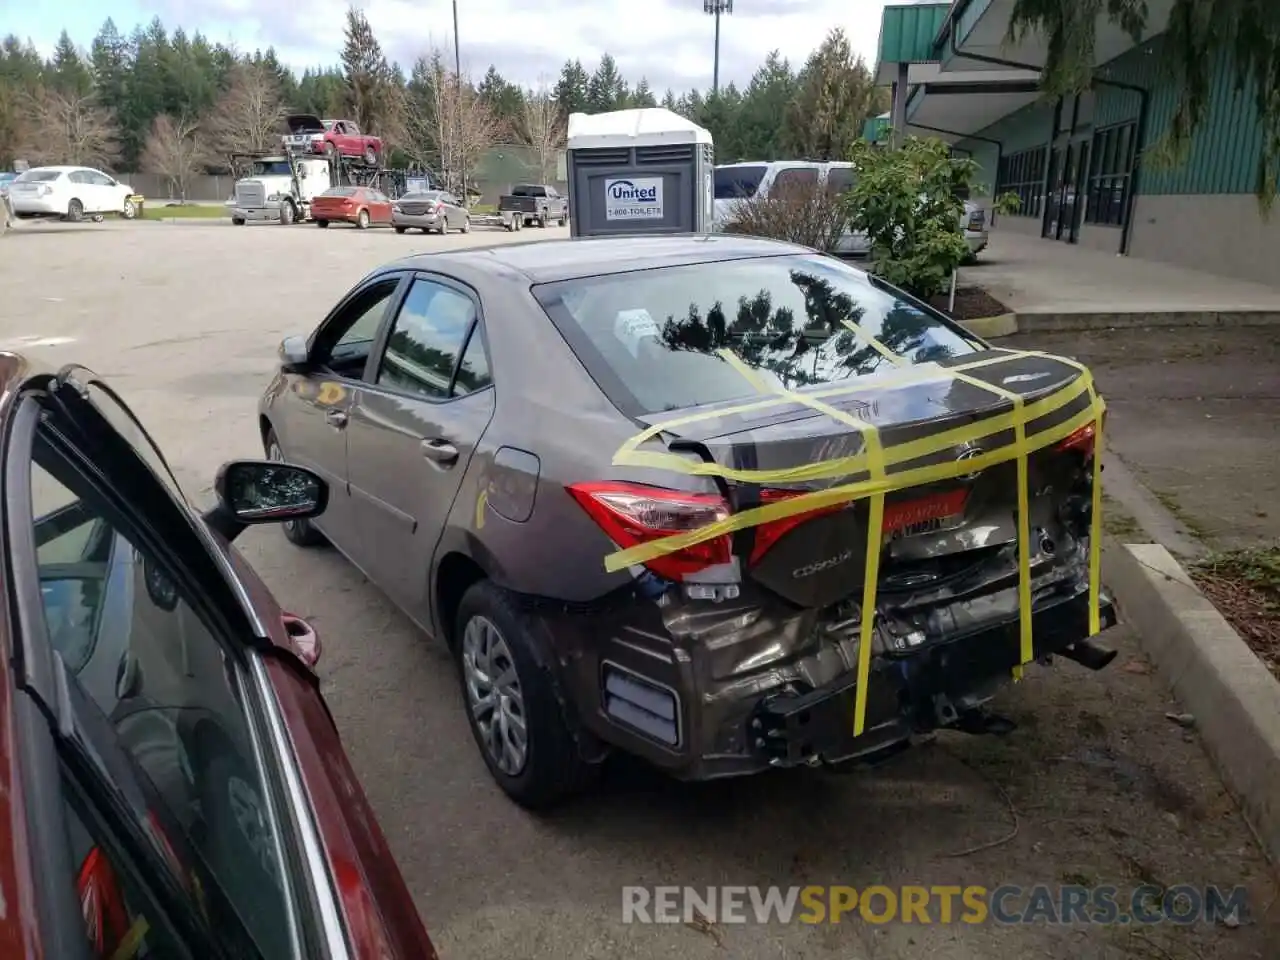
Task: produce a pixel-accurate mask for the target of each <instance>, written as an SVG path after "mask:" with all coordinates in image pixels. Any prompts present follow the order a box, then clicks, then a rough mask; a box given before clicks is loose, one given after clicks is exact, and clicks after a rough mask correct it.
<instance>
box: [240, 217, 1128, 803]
mask: <svg viewBox="0 0 1280 960" xmlns="http://www.w3.org/2000/svg"><path fill="white" fill-rule="evenodd" d="M962 371H963V372H962ZM1086 380H1087V372H1086V371H1084V370H1083V368H1081V367H1080V366H1079V365H1077V364H1074V363H1072V362H1070V361H1066V360H1059V359H1056V358H1053V357H1049V356H1046V355H1041V354H1013V353H1010V352H1005V353H1000V352H998V351H996V350H994V349H993V348H991V347H989V346H988V345H987V344H985V343H983V342H982V341H980V340H978V339H977V338H975V337H973V336H972V335H970V334H968V333H967V332H965V331H964V330H963V329H962V328H960V327H959V326H957V325H955V324H953V323H952V322H951V321H949V320H948V319H947V318H945V317H943V316H941V315H940V314H938V313H936V312H935V311H933V310H931V309H929V308H928V307H926V306H925V305H923V304H921V303H919V302H918V301H916V300H914V299H912V298H910V297H908V296H906V295H905V294H903V293H901V292H900V291H898V290H896V289H894V288H892V287H889V286H887V285H885V284H883V283H881V282H880V281H878V280H876V279H874V278H871V277H869V276H867V275H866V274H864V273H863V272H861V271H859V270H857V269H855V268H853V267H850V266H848V265H845V264H842V263H840V262H838V261H836V260H833V259H830V258H827V257H824V256H821V255H818V254H816V253H814V252H812V251H810V250H807V249H804V248H801V247H796V246H792V245H788V244H781V243H775V242H771V241H764V240H755V239H748V238H741V237H733V236H727V235H716V236H699V237H632V238H610V239H585V240H569V241H548V242H540V243H530V244H509V245H504V246H497V247H493V248H489V249H482V248H471V249H467V250H457V251H451V252H444V253H439V254H432V255H425V256H418V257H410V258H408V259H405V260H401V261H398V262H396V263H392V264H390V265H388V266H386V267H383V268H381V269H379V270H377V271H375V272H373V273H372V274H370V275H369V276H367V277H366V278H365V279H363V280H362V281H360V283H359V284H357V285H356V287H355V288H354V289H353V290H352V291H351V292H350V293H349V294H348V295H347V296H346V297H345V298H344V299H343V300H342V301H341V302H340V303H339V304H338V306H337V307H336V308H335V309H334V310H333V311H332V312H331V313H330V315H329V316H328V317H327V318H325V319H324V321H323V322H322V323H321V324H320V325H319V327H318V328H317V329H316V330H315V331H314V332H313V333H311V334H310V335H309V336H298V337H292V338H289V339H286V340H285V341H284V342H283V343H282V344H281V347H280V369H279V371H278V373H277V374H276V376H275V377H274V379H273V380H272V382H271V384H270V386H269V387H268V388H267V391H266V393H265V395H264V396H263V398H262V401H261V404H260V408H259V414H260V427H261V432H262V439H263V443H264V445H265V447H266V449H267V452H268V455H269V456H271V457H273V458H276V459H281V460H288V461H291V462H295V463H298V464H302V465H304V466H307V467H310V468H311V469H313V470H315V471H317V472H319V473H320V474H322V475H323V476H325V477H326V479H327V480H328V481H329V484H330V487H331V491H332V492H331V496H330V501H329V506H328V509H327V510H326V511H325V513H324V514H323V516H321V517H317V518H315V519H312V520H299V521H293V522H291V523H286V524H285V525H284V532H285V535H286V536H287V537H288V538H289V539H290V540H291V541H293V542H294V543H295V544H298V545H299V546H313V545H319V544H323V543H325V542H328V543H331V544H332V545H333V546H334V547H336V548H337V549H338V550H340V551H341V552H342V553H343V554H345V555H346V556H347V557H348V558H349V559H350V560H351V562H352V563H354V564H355V565H356V566H357V567H359V568H360V570H362V571H363V572H364V573H365V574H366V575H367V576H368V577H369V579H370V580H372V581H373V582H374V583H375V584H377V585H378V586H379V587H380V588H381V589H382V590H383V591H385V592H386V594H387V595H388V596H389V597H390V598H391V599H392V600H393V601H394V602H395V603H396V604H397V605H399V606H400V607H401V608H402V609H403V610H404V611H405V612H406V613H407V614H408V615H409V616H410V617H412V618H413V619H414V620H415V621H416V622H417V623H418V624H420V625H421V627H422V628H423V629H424V630H425V631H426V632H428V633H429V634H431V635H432V636H434V637H437V638H439V639H440V640H441V641H442V642H445V643H447V644H448V646H449V648H450V649H451V651H452V652H453V653H454V655H455V659H456V663H457V670H458V677H459V682H460V684H461V687H462V691H463V697H464V701H465V703H466V706H467V710H468V716H469V720H470V724H471V728H472V731H473V734H474V736H475V739H476V742H477V744H478V746H479V748H480V751H481V753H482V755H483V757H484V760H485V763H486V764H487V765H488V768H489V770H490V771H491V773H492V775H493V777H494V779H495V780H496V781H497V782H498V784H499V785H500V786H501V787H502V788H503V789H504V790H505V791H506V792H507V793H508V794H509V795H510V796H511V797H512V798H513V799H514V800H516V801H517V802H519V803H521V804H524V805H527V806H534V807H536V806H544V805H547V804H549V803H553V802H555V801H557V800H560V799H562V798H564V797H565V796H567V795H569V794H571V793H573V792H574V791H576V790H578V789H580V788H581V787H582V786H583V785H584V784H585V783H586V782H587V781H588V779H589V778H590V776H591V774H592V773H593V772H594V771H595V770H596V769H598V767H599V764H600V762H601V761H602V760H603V759H604V758H605V756H607V754H608V753H609V752H610V751H611V750H623V751H627V752H630V753H633V754H637V755H639V756H641V757H644V758H645V759H647V760H649V761H650V762H652V763H653V764H655V765H656V766H658V767H660V768H663V769H665V770H667V771H669V772H670V773H672V774H673V775H675V776H678V777H683V778H689V779H707V778H713V777H724V776H732V775H738V774H746V773H752V772H755V771H760V770H764V769H767V768H769V767H778V766H795V765H800V764H822V763H827V764H838V763H845V762H849V761H854V760H865V759H872V758H877V757H881V756H884V755H885V754H886V753H889V752H892V751H895V750H897V749H900V748H902V747H903V746H905V745H908V744H909V743H910V742H911V739H912V737H913V736H914V735H916V734H919V733H922V732H927V731H930V730H933V729H937V728H939V727H947V726H950V727H958V728H960V729H964V730H968V731H971V732H975V733H980V732H1000V731H1003V730H1006V729H1008V728H1009V724H1008V723H1007V722H1006V721H1003V720H1002V719H1001V718H1000V717H998V716H995V715H994V714H991V713H989V712H988V711H987V710H986V707H985V705H986V703H987V702H988V701H989V700H990V698H991V696H992V695H993V694H994V692H995V691H996V690H997V689H998V688H999V687H1000V686H1001V685H1002V684H1004V683H1006V682H1008V681H1009V679H1010V676H1011V674H1012V673H1013V671H1014V669H1015V668H1016V667H1018V666H1019V665H1020V664H1021V663H1024V662H1026V661H1028V660H1033V659H1034V660H1038V661H1041V662H1047V661H1049V660H1050V659H1052V657H1053V656H1054V655H1061V656H1064V657H1067V658H1069V659H1071V660H1074V661H1076V662H1078V663H1082V664H1084V665H1085V666H1087V667H1090V668H1092V669H1101V668H1102V667H1104V666H1106V664H1107V663H1108V662H1109V661H1110V660H1111V658H1112V657H1113V656H1114V654H1113V653H1110V652H1108V651H1106V650H1104V649H1102V648H1100V647H1098V646H1095V645H1094V644H1093V642H1092V641H1091V640H1090V636H1091V634H1093V633H1095V632H1097V631H1098V630H1099V629H1105V628H1106V627H1108V626H1110V625H1112V624H1113V623H1114V622H1115V612H1114V608H1113V605H1112V602H1111V600H1110V598H1109V597H1108V595H1107V593H1106V591H1105V590H1104V589H1101V588H1099V586H1098V585H1097V583H1096V579H1095V580H1094V582H1093V584H1092V587H1093V589H1092V590H1091V581H1090V569H1091V568H1090V532H1091V528H1092V522H1093V502H1094V477H1095V471H1094V463H1093V460H1094V456H1095V450H1094V444H1095V423H1094V422H1092V421H1089V420H1088V418H1090V417H1092V416H1094V414H1093V413H1091V409H1094V408H1091V407H1090V403H1091V396H1092V393H1091V390H1090V391H1085V390H1083V387H1084V386H1086V385H1087V384H1086V382H1085V381H1086ZM987 385H989V387H988V386H987ZM762 394H763V395H764V397H765V399H762ZM1055 397H1058V398H1060V399H1061V400H1062V402H1057V401H1055V400H1054V399H1053V398H1055ZM1015 404H1016V405H1017V406H1018V407H1020V408H1022V409H1023V410H1024V411H1025V412H1027V413H1028V415H1029V414H1030V412H1031V411H1034V410H1039V409H1042V410H1043V415H1041V416H1039V418H1038V419H1036V420H1034V421H1032V422H1029V423H1027V424H1026V425H1025V432H1026V434H1027V436H1028V437H1029V438H1031V439H1032V440H1034V439H1035V437H1037V436H1039V437H1042V438H1043V437H1052V438H1053V440H1052V442H1051V443H1044V442H1042V443H1039V444H1036V443H1032V445H1031V446H1032V447H1033V449H1032V450H1031V452H1030V453H1029V455H1028V456H1027V460H1026V467H1025V469H1026V489H1027V494H1028V499H1027V510H1026V514H1027V516H1026V521H1027V523H1026V528H1025V529H1026V532H1027V533H1028V536H1026V537H1020V536H1019V516H1018V510H1017V506H1018V492H1017V491H1018V467H1017V464H1016V463H1015V462H1014V461H1013V460H1011V459H1008V458H1007V457H1005V458H1003V459H999V460H998V461H997V459H996V458H993V457H992V456H991V455H990V452H989V448H990V447H991V446H993V445H999V444H1003V443H1007V442H1012V441H1011V439H1010V438H1011V437H1012V435H1013V434H1014V430H1013V429H1012V428H1009V427H1008V423H1009V416H1010V412H1011V411H1012V410H1014V407H1015ZM986 421H990V423H987V424H986V427H983V424H984V423H986ZM1077 424H1078V426H1077ZM960 435H964V436H965V437H972V438H976V439H964V440H963V441H957V442H955V443H954V444H952V442H951V441H950V440H949V439H948V440H945V444H946V445H945V447H942V448H939V449H934V450H932V451H931V452H929V453H928V454H927V455H924V456H918V457H915V458H914V459H909V460H906V461H903V462H895V461H894V460H893V458H892V456H889V463H890V466H889V467H888V474H889V476H890V479H892V476H893V474H894V473H895V472H897V471H905V472H904V476H914V475H915V474H912V473H911V471H914V470H919V469H920V468H922V467H928V466H930V465H932V466H934V467H937V469H936V470H934V471H933V472H932V473H930V472H928V471H926V472H925V473H924V474H921V475H922V476H926V477H927V478H929V477H933V476H934V474H937V477H938V478H937V479H926V481H925V482H922V483H919V484H915V485H912V486H910V487H907V488H904V489H890V490H889V492H888V493H887V494H886V495H885V496H884V501H883V519H882V522H881V523H880V524H879V525H878V529H875V530H873V529H871V526H872V520H873V515H872V507H871V501H870V500H869V499H868V498H867V497H865V496H863V497H859V498H857V499H852V498H843V499H841V498H840V497H839V496H832V495H833V494H839V491H840V490H841V489H845V487H843V486H842V485H847V484H850V483H853V484H855V485H856V484H857V483H859V482H863V481H866V480H867V478H868V476H870V474H869V471H868V463H867V460H866V458H867V456H868V453H869V451H868V442H869V440H870V441H871V442H875V441H876V440H878V441H879V442H878V443H877V444H876V446H877V447H883V449H884V450H885V451H886V456H888V455H889V454H891V453H892V451H893V450H894V449H895V445H901V444H905V445H906V446H901V447H896V448H897V449H903V450H906V449H910V448H911V445H912V444H913V443H914V442H915V441H919V440H921V439H922V438H923V439H925V440H928V439H930V438H942V437H944V436H945V437H946V438H950V437H952V436H960ZM934 447H938V444H934ZM970 461H972V467H971V466H970V464H969V462H970ZM890 487H891V488H892V484H890ZM837 488H838V489H837ZM823 492H828V496H827V501H825V502H823V503H822V504H821V505H820V506H816V507H814V508H813V509H805V510H802V511H799V512H797V511H796V510H790V511H788V510H786V509H781V510H775V511H773V513H772V514H770V513H769V511H768V510H764V511H763V512H761V510H762V508H763V507H768V506H769V505H770V504H778V503H780V502H783V501H786V500H787V499H789V498H804V497H809V498H810V500H812V499H813V497H814V495H815V494H822V493H823ZM818 499H821V496H819V497H818ZM808 502H810V501H809V500H803V501H802V500H797V501H796V503H798V504H800V503H808ZM749 511H757V513H755V514H750V515H751V516H752V517H754V516H756V515H757V514H759V515H760V516H766V515H767V516H771V517H772V519H767V520H764V521H763V522H755V521H752V522H751V524H750V525H745V526H743V525H741V524H739V525H737V526H735V518H737V519H738V520H741V519H742V518H743V516H744V515H746V514H748V512H749ZM713 525H714V526H713ZM721 530H723V531H724V532H723V533H720V532H718V531H721ZM869 541H870V543H871V544H872V545H873V546H872V548H871V549H868V544H869ZM1020 543H1021V549H1022V550H1023V551H1025V552H1024V553H1023V555H1022V559H1023V561H1024V562H1025V564H1026V567H1027V570H1026V573H1027V578H1026V579H1027V581H1028V583H1027V586H1029V588H1030V589H1029V591H1028V592H1027V593H1026V594H1025V596H1027V597H1028V598H1029V599H1030V610H1031V613H1030V617H1029V620H1027V621H1026V623H1025V627H1029V628H1030V631H1029V633H1028V632H1027V631H1026V630H1025V629H1020V604H1019V583H1020V562H1019V561H1020ZM619 556H620V557H621V558H622V561H618V560H617V557H619ZM632 556H634V557H638V559H635V560H634V561H631V560H628V559H627V558H628V557H632ZM611 557H612V558H614V560H612V561H610V562H608V563H606V560H607V559H608V558H611ZM869 561H871V562H873V563H874V564H875V565H876V566H877V567H878V574H877V576H876V577H875V578H874V583H875V590H874V591H872V592H871V594H868V593H866V592H864V580H865V579H867V578H866V573H867V565H868V562H869ZM615 567H616V569H615ZM867 595H873V596H874V604H873V606H874V610H871V611H868V610H863V609H862V607H863V603H864V600H865V597H866V596H867ZM868 617H870V618H871V619H870V621H869V622H868V623H867V624H866V628H865V629H864V619H865V618H868ZM864 636H865V637H869V639H870V642H869V643H868V644H867V645H866V646H867V650H866V655H865V656H864V655H862V650H861V647H862V646H863V639H862V638H863V637H864ZM860 660H861V661H862V662H863V663H862V665H863V670H864V672H865V677H866V683H865V687H864V690H863V692H862V696H861V697H859V695H858V677H859V664H860ZM859 700H860V701H861V705H862V707H861V714H860V715H861V716H862V717H864V718H865V723H864V724H863V726H862V729H861V732H860V734H859V735H856V736H855V731H854V712H855V705H856V704H857V703H858V702H859Z"/></svg>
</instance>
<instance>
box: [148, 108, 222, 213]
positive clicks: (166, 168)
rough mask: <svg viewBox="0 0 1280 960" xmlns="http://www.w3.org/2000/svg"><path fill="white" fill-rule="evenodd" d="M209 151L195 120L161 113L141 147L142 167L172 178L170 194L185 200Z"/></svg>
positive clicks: (167, 178)
mask: <svg viewBox="0 0 1280 960" xmlns="http://www.w3.org/2000/svg"><path fill="white" fill-rule="evenodd" d="M207 156H208V154H207V152H206V150H205V146H204V143H203V139H202V137H201V133H200V126H199V124H198V123H196V122H195V121H194V120H189V119H186V118H183V117H179V118H176V119H175V118H174V117H171V116H169V115H168V114H161V115H160V116H158V117H156V118H155V120H154V121H153V122H152V124H151V135H150V136H149V137H147V144H146V146H145V147H144V148H143V150H142V156H141V158H140V159H141V162H142V169H143V170H144V171H146V172H147V173H158V174H160V176H162V177H164V178H165V179H166V180H168V181H169V196H170V197H171V198H172V196H173V194H174V192H175V191H176V192H177V194H178V199H180V200H182V201H184V202H185V201H186V199H187V188H188V187H189V186H190V185H191V181H192V180H193V179H194V178H195V176H196V175H197V174H198V173H199V172H200V170H201V168H202V167H203V166H204V163H205V160H206V158H207Z"/></svg>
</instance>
